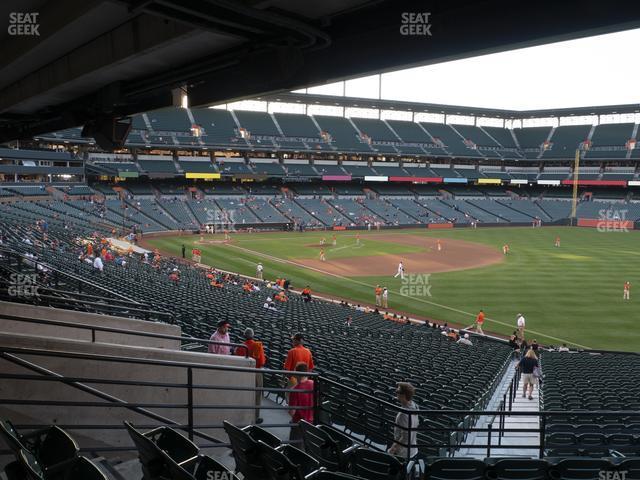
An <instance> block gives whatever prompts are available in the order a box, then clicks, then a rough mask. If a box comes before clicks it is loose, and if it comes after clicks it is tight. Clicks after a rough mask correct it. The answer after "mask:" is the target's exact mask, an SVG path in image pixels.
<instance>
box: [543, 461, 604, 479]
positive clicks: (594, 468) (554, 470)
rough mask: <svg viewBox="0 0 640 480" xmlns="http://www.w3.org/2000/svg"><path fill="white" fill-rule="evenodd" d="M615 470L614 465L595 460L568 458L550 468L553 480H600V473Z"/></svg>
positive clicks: (550, 475)
mask: <svg viewBox="0 0 640 480" xmlns="http://www.w3.org/2000/svg"><path fill="white" fill-rule="evenodd" d="M607 470H614V467H613V465H612V464H611V463H610V462H608V461H606V460H600V459H595V458H588V457H585V458H566V459H564V460H560V461H559V462H558V463H557V464H555V465H554V466H552V467H550V468H549V478H551V479H552V480H594V479H598V478H600V472H603V471H607Z"/></svg>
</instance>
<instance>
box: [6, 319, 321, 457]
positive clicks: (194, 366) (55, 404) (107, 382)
mask: <svg viewBox="0 0 640 480" xmlns="http://www.w3.org/2000/svg"><path fill="white" fill-rule="evenodd" d="M128 333H129V332H128ZM25 356H28V357H29V360H27V359H25V358H24V357H25ZM33 357H36V358H40V359H42V360H43V361H47V360H54V359H64V360H65V361H66V362H68V363H69V364H71V365H73V364H78V362H97V363H98V364H100V363H102V362H104V363H105V364H107V363H108V364H113V363H115V364H118V365H121V366H122V369H123V371H125V369H127V367H131V368H130V369H129V370H132V369H133V367H134V366H146V367H158V368H162V369H167V373H168V372H169V370H174V369H176V370H178V371H179V372H180V373H181V374H182V375H183V378H184V380H183V381H173V382H171V381H163V382H160V381H149V380H148V379H147V378H145V379H140V380H137V379H127V380H124V379H123V380H120V379H113V375H110V373H111V372H106V371H105V375H102V376H80V375H75V376H65V375H62V374H60V373H57V372H55V371H52V370H50V369H48V368H45V367H44V366H42V365H41V364H39V363H42V362H39V363H35V361H34V360H33ZM0 358H2V359H3V360H5V361H7V362H10V363H11V364H13V365H17V366H19V367H21V368H22V369H26V370H29V371H30V372H33V373H6V370H5V371H4V372H0V379H2V381H8V380H13V381H16V380H18V381H20V382H21V388H25V385H27V384H28V382H36V383H41V382H44V383H45V384H62V385H65V386H67V387H71V388H73V389H75V390H78V391H80V392H83V393H85V394H88V395H90V396H93V397H96V398H97V399H99V401H86V400H83V401H78V400H49V399H41V400H38V399H32V398H29V399H26V398H10V397H8V391H7V389H3V392H4V394H3V395H2V397H0V406H11V407H14V408H18V407H20V406H33V407H47V412H49V411H51V417H50V418H51V420H49V419H43V420H44V423H43V424H38V425H34V424H28V425H16V426H17V427H18V428H21V429H37V428H42V427H44V426H48V425H50V424H52V423H55V420H54V419H55V418H57V417H59V415H60V409H65V408H74V407H78V408H79V407H84V408H103V409H122V410H129V411H131V412H134V413H136V414H139V415H142V416H143V417H145V418H147V419H150V420H153V421H155V422H158V423H155V424H154V423H151V424H148V425H144V426H143V425H142V424H140V423H138V422H136V423H135V424H136V426H138V427H140V428H144V427H149V428H153V427H157V426H158V424H161V425H168V426H171V427H172V428H176V429H179V430H183V431H185V432H186V433H187V435H188V437H189V439H191V440H193V439H194V438H197V439H199V440H200V443H201V444H200V445H199V446H200V447H201V448H219V447H229V446H230V445H229V444H227V443H225V442H223V441H222V440H220V439H219V438H216V437H215V436H212V435H210V434H208V433H205V432H203V431H202V430H205V429H206V430H222V429H223V428H224V427H223V425H222V420H221V421H220V423H214V424H205V423H196V422H195V420H194V414H195V412H201V411H204V412H207V411H216V410H225V409H226V410H234V411H241V410H250V411H254V410H256V408H257V405H256V404H255V403H252V404H247V405H237V404H236V403H234V402H231V403H229V404H203V403H199V402H197V401H196V399H195V398H194V394H195V393H196V392H202V391H223V392H247V391H250V392H262V395H263V396H264V394H265V393H268V394H272V395H279V396H284V395H286V394H288V393H291V392H294V391H295V392H297V393H310V394H313V396H314V399H315V400H316V402H315V403H316V405H317V398H318V393H317V389H316V387H315V385H317V381H314V389H313V390H300V389H298V390H294V389H291V388H280V387H256V386H250V387H237V386H229V385H217V384H213V383H208V382H207V383H205V384H201V383H196V382H195V381H194V373H195V372H196V371H205V372H211V373H212V374H215V373H216V372H232V373H234V374H237V375H242V374H249V375H263V376H275V377H278V378H286V377H291V376H294V375H299V374H298V373H296V372H290V371H286V370H274V369H256V368H250V367H236V366H228V365H209V364H204V363H187V362H180V361H169V360H151V359H146V358H133V357H121V356H113V355H98V354H87V353H71V352H59V351H51V350H40V349H29V348H13V347H1V346H0ZM111 366H112V365H111ZM103 368H104V367H101V368H98V369H97V370H98V371H102V369H103ZM305 375H306V376H308V377H310V378H312V379H314V380H315V379H316V378H317V376H318V375H317V374H315V373H311V372H310V373H305ZM212 377H213V375H212ZM102 386H111V387H117V386H121V387H127V389H134V388H135V387H141V388H149V389H153V388H162V389H167V390H169V389H177V390H180V391H184V392H185V397H186V398H185V400H183V401H179V402H174V403H167V402H154V403H149V402H130V401H126V400H124V399H122V398H118V397H117V396H115V395H111V394H109V393H106V392H105V391H104V390H102V388H104V387H102ZM98 387H99V388H98ZM259 408H260V410H276V411H277V410H282V411H285V412H286V411H288V410H289V407H288V406H287V405H283V404H278V403H273V404H264V402H262V404H261V405H260V406H259ZM296 408H297V409H298V410H303V409H307V410H308V409H314V410H315V409H316V407H315V406H314V407H296ZM158 409H160V410H163V411H168V412H177V413H178V414H180V413H181V414H182V415H185V414H186V419H187V421H186V423H185V422H179V421H176V420H174V419H172V418H171V417H170V416H169V414H166V415H161V414H159V413H157V412H156V411H154V410H158ZM104 418H108V416H107V415H106V414H105V415H104ZM293 425H295V424H291V423H290V422H286V423H284V422H280V423H271V424H268V423H265V424H264V425H263V427H265V428H286V427H291V426H293ZM60 426H61V427H63V428H66V429H69V430H84V431H87V430H92V431H97V432H100V431H108V430H124V429H125V427H124V425H123V424H122V423H106V424H82V423H80V424H76V423H72V424H61V425H60ZM86 436H90V435H86ZM223 436H224V435H223V434H221V437H223ZM202 441H204V442H207V443H202ZM81 447H82V446H81ZM135 449H136V448H135V446H133V445H131V446H118V447H116V446H105V445H104V444H102V445H98V446H95V445H94V446H91V447H84V448H81V451H92V452H113V451H134V450H135ZM8 453H10V452H9V451H8V450H0V455H5V454H8Z"/></svg>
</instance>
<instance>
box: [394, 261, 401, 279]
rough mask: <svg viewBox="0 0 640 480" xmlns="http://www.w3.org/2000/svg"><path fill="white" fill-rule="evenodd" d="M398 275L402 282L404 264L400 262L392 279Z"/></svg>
mask: <svg viewBox="0 0 640 480" xmlns="http://www.w3.org/2000/svg"><path fill="white" fill-rule="evenodd" d="M398 275H399V276H400V278H401V279H402V280H404V264H403V263H402V262H400V263H399V264H398V271H397V272H396V274H395V275H394V276H393V278H397V277H398Z"/></svg>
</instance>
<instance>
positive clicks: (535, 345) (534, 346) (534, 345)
mask: <svg viewBox="0 0 640 480" xmlns="http://www.w3.org/2000/svg"><path fill="white" fill-rule="evenodd" d="M529 348H531V350H533V351H534V352H537V351H538V348H540V345H538V341H537V340H536V339H535V338H534V339H533V340H532V341H531V344H530V345H529Z"/></svg>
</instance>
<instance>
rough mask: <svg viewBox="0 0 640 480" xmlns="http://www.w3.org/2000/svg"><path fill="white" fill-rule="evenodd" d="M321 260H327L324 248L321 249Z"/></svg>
mask: <svg viewBox="0 0 640 480" xmlns="http://www.w3.org/2000/svg"><path fill="white" fill-rule="evenodd" d="M320 261H322V262H324V261H326V258H325V256H324V248H321V249H320Z"/></svg>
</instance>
